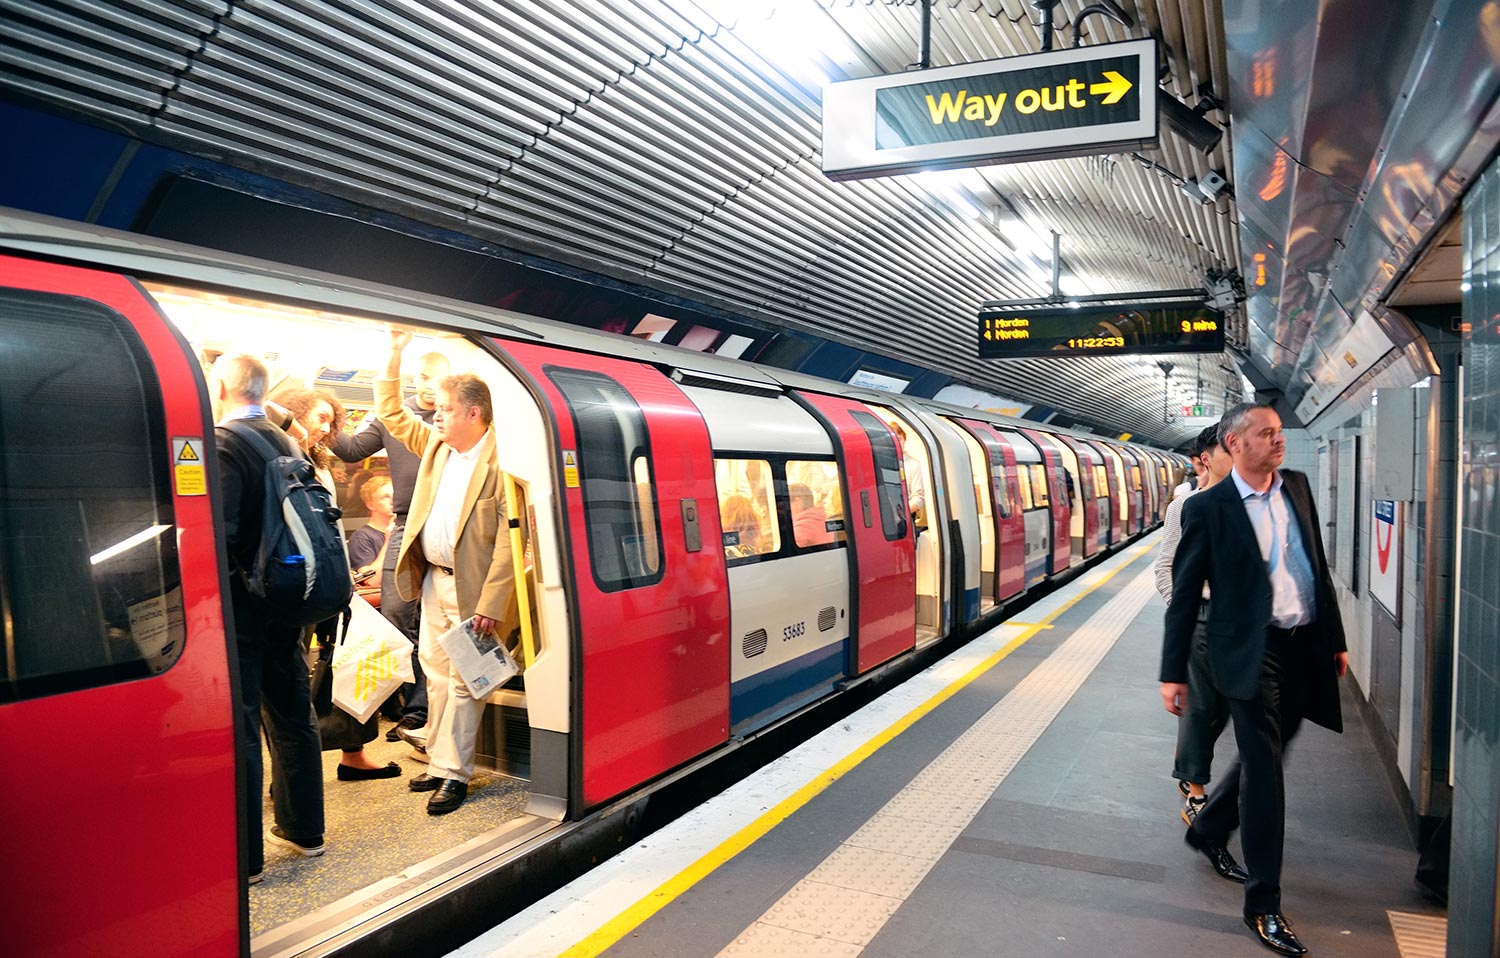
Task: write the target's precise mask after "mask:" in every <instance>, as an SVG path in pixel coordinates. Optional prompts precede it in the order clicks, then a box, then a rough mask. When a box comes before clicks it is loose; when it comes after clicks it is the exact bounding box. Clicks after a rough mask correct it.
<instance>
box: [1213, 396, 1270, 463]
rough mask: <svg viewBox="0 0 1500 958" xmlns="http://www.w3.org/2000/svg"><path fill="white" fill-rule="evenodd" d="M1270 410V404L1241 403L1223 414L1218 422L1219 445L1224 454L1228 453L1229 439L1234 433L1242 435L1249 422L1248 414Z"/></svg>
mask: <svg viewBox="0 0 1500 958" xmlns="http://www.w3.org/2000/svg"><path fill="white" fill-rule="evenodd" d="M1271 408H1273V407H1272V406H1271V404H1270V403H1266V402H1242V403H1240V404H1239V405H1238V406H1234V407H1232V408H1231V409H1230V410H1229V411H1228V412H1226V413H1225V414H1224V418H1223V419H1220V420H1219V445H1221V446H1223V447H1224V451H1225V452H1228V451H1229V442H1228V439H1229V437H1230V436H1231V435H1233V434H1235V433H1240V434H1242V435H1243V434H1244V432H1245V426H1246V425H1247V424H1248V423H1249V422H1250V413H1251V412H1253V411H1254V410H1256V409H1271Z"/></svg>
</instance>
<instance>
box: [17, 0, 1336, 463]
mask: <svg viewBox="0 0 1500 958" xmlns="http://www.w3.org/2000/svg"><path fill="white" fill-rule="evenodd" d="M1086 5H1087V4H1086V3H1085V2H1083V0H1066V2H1062V3H1061V4H1059V5H1058V7H1057V10H1056V11H1055V28H1054V31H1053V46H1054V48H1055V49H1065V48H1067V47H1069V46H1071V45H1072V44H1073V43H1074V42H1075V29H1074V26H1073V24H1072V21H1073V19H1074V17H1076V16H1077V15H1078V14H1079V13H1080V11H1081V10H1083V8H1084V7H1085V6H1086ZM5 6H6V10H5V13H4V14H3V17H4V30H3V33H0V56H3V58H4V61H5V64H6V70H5V71H4V75H3V77H0V90H4V91H5V92H6V95H8V96H12V97H20V98H22V99H24V100H25V101H26V102H31V103H41V104H43V105H44V106H45V107H46V108H47V109H49V110H56V111H61V112H64V113H67V114H69V115H72V116H83V117H85V118H86V119H87V120H88V121H89V122H91V123H95V124H98V125H103V126H107V127H110V128H112V129H115V130H121V131H124V132H126V133H128V134H129V135H131V136H133V137H137V138H140V139H142V140H144V141H147V142H151V143H158V144H161V145H166V146H170V147H173V148H175V149H179V150H183V151H186V152H188V153H192V154H194V155H198V156H205V157H210V158H213V159H215V160H218V161H221V162H224V163H226V164H229V165H232V166H236V167H240V168H243V169H247V170H251V171H254V172H257V173H262V174H265V175H268V176H271V177H275V178H277V179H280V180H283V181H286V182H289V183H293V184H296V185H298V186H302V187H308V188H312V189H316V190H319V191H322V192H325V193H330V194H333V195H336V196H339V197H341V198H343V199H346V200H348V201H352V202H354V203H357V204H361V205H364V206H367V207H374V208H377V209H379V210H381V211H385V212H389V213H395V214H399V215H400V216H402V217H405V218H407V219H410V220H415V221H418V222H421V223H425V224H429V225H431V226H434V227H438V228H442V229H447V230H452V231H456V232H459V233H462V234H465V235H468V236H471V237H475V238H478V239H479V240H481V241H483V242H486V243H492V244H495V245H498V246H503V247H506V248H509V249H513V250H517V251H521V252H523V253H527V254H532V255H536V256H539V257H543V258H545V259H548V260H553V261H557V262H561V263H564V264H567V265H569V266H570V267H574V268H579V269H583V270H587V271H589V272H592V273H596V274H600V275H603V276H606V277H610V278H613V279H617V280H622V281H626V282H629V283H633V284H638V285H640V286H645V287H649V288H652V289H656V290H661V291H664V292H666V293H670V294H672V295H674V296H680V297H683V298H686V299H689V300H691V301H694V302H699V303H703V304H706V305H708V306H711V307H714V308H717V309H722V310H726V311H729V312H732V313H734V314H738V315H740V316H744V317H747V318H749V319H752V320H756V321H760V322H763V323H766V324H770V325H774V326H777V327H787V328H791V329H795V330H800V331H804V332H807V333H811V334H814V335H816V336H818V337H822V338H825V339H828V340H832V341H835V342H841V343H846V344H849V345H852V346H855V347H858V348H860V349H863V350H867V351H870V352H874V353H878V354H883V355H886V356H892V357H898V358H900V359H902V360H905V361H908V362H911V363H915V364H917V365H920V366H924V367H927V368H930V369H934V370H937V371H940V372H943V373H947V374H949V375H952V376H954V377H957V378H958V379H960V380H962V381H964V382H967V383H969V384H972V385H974V386H977V387H979V388H981V389H985V390H990V391H993V392H995V393H998V394H1000V395H1002V396H1005V397H1009V398H1014V399H1016V400H1020V401H1022V402H1029V403H1034V404H1043V405H1047V406H1051V407H1055V408H1059V409H1062V410H1065V411H1068V412H1070V413H1073V414H1075V415H1077V416H1078V417H1080V418H1083V419H1086V420H1090V421H1093V422H1095V423H1098V424H1100V425H1103V426H1107V427H1110V428H1116V429H1119V430H1120V431H1123V432H1132V433H1134V434H1136V435H1137V436H1139V437H1141V438H1149V439H1153V440H1155V441H1158V442H1162V443H1165V444H1171V445H1175V444H1179V443H1182V442H1183V441H1185V440H1186V439H1187V438H1188V437H1190V436H1191V435H1192V434H1193V433H1194V432H1196V430H1197V429H1198V428H1199V425H1198V424H1196V423H1193V422H1191V421H1186V422H1185V421H1183V420H1182V419H1181V418H1180V416H1179V415H1174V413H1179V414H1180V412H1181V407H1182V406H1183V405H1184V404H1191V403H1194V402H1201V403H1205V404H1209V405H1210V406H1211V407H1212V408H1213V410H1214V411H1215V412H1218V411H1222V408H1223V406H1224V405H1225V404H1228V403H1231V402H1234V401H1238V400H1239V399H1240V398H1241V396H1242V395H1243V388H1244V385H1245V383H1244V381H1243V379H1242V377H1241V373H1240V369H1239V367H1238V365H1237V363H1236V362H1235V359H1234V357H1233V356H1232V355H1231V354H1230V353H1221V354H1205V355H1199V356H1184V355H1175V356H1172V355H1169V356H1147V357H1107V358H1092V357H1091V358H1076V359H1067V360H1058V359H1047V360H980V359H978V358H977V348H976V347H977V342H976V327H977V315H978V312H979V309H980V304H981V303H982V302H984V301H986V300H997V299H1030V298H1039V297H1044V296H1046V295H1047V294H1048V293H1049V292H1050V291H1051V284H1052V263H1051V259H1052V238H1051V233H1052V232H1054V231H1055V232H1056V233H1058V234H1060V237H1061V239H1060V243H1061V251H1062V275H1061V291H1062V292H1063V293H1064V294H1068V295H1098V294H1107V293H1117V292H1119V293H1125V292H1132V291H1151V290H1170V289H1184V288H1197V287H1203V286H1205V285H1206V284H1207V283H1208V280H1209V276H1210V274H1211V273H1213V274H1215V275H1220V274H1223V273H1225V272H1227V271H1229V270H1238V271H1239V272H1240V273H1242V274H1245V273H1247V272H1249V273H1250V275H1252V276H1253V275H1254V271H1253V270H1252V271H1247V270H1246V269H1245V265H1244V263H1242V249H1241V238H1240V222H1239V220H1240V211H1239V210H1238V209H1237V208H1236V205H1235V203H1236V201H1235V199H1234V197H1233V195H1231V193H1230V192H1228V191H1226V192H1223V193H1220V194H1219V195H1218V196H1217V197H1216V198H1214V199H1212V200H1210V199H1208V197H1207V196H1206V195H1204V194H1203V193H1202V192H1201V191H1198V190H1196V189H1195V184H1196V183H1197V182H1198V181H1201V180H1203V178H1204V177H1205V176H1207V175H1209V174H1210V173H1212V172H1215V171H1217V172H1219V173H1223V174H1225V175H1226V176H1229V178H1230V179H1231V180H1233V179H1235V177H1234V175H1233V174H1234V172H1235V162H1234V157H1233V156H1232V155H1231V144H1232V143H1235V144H1237V142H1238V141H1237V140H1235V139H1234V138H1232V137H1231V136H1229V135H1225V136H1224V137H1223V138H1222V139H1221V140H1219V141H1218V143H1217V144H1216V145H1213V146H1212V147H1211V148H1210V149H1208V150H1207V152H1205V151H1204V149H1203V148H1202V147H1203V146H1204V145H1205V144H1204V141H1203V140H1202V139H1199V140H1197V141H1196V142H1194V141H1189V140H1188V139H1186V138H1184V137H1183V136H1182V135H1181V134H1179V133H1178V132H1177V131H1176V128H1174V127H1172V126H1168V125H1167V124H1163V125H1162V128H1161V135H1160V141H1159V145H1158V147H1157V148H1155V149H1151V150H1145V151H1142V152H1139V153H1133V154H1117V155H1112V156H1104V157H1089V158H1081V159H1065V160H1052V161H1045V162H1031V163H1017V164H1010V165H1003V166H988V167H983V168H978V169H965V170H953V171H946V172H927V173H917V174H912V175H904V176H889V177H882V178H874V179H864V180H858V181H853V182H834V181H832V180H830V179H829V178H828V177H826V176H825V175H824V174H823V172H822V170H821V156H820V151H821V123H822V118H821V115H820V113H821V90H822V87H823V86H824V84H826V83H828V82H830V81H836V80H842V79H848V78H858V77H867V76H873V75H878V74H889V73H900V72H902V71H905V70H908V69H911V68H912V65H913V64H914V63H916V61H917V59H918V55H919V54H918V49H919V34H920V23H921V17H920V9H919V4H917V3H913V2H896V0H888V2H875V0H859V2H856V0H834V2H828V0H798V2H787V3H770V2H766V3H759V2H751V0H696V2H693V0H609V2H602V0H531V2H527V3H493V2H481V0H441V2H438V0H433V2H399V0H379V2H367V3H330V2H319V0H256V2H249V3H227V2H218V0H129V2H116V3H112V4H109V5H102V4H98V3H96V2H93V0H37V2H28V3H21V4H13V3H7V4H6V5H5ZM1246 6H1250V7H1258V6H1260V5H1258V4H1254V3H1251V4H1247V5H1246ZM1123 8H1124V10H1125V11H1126V12H1127V14H1128V16H1129V17H1130V18H1131V19H1132V20H1133V21H1134V23H1133V25H1131V26H1125V25H1122V24H1119V23H1116V22H1114V21H1112V20H1111V19H1109V18H1107V17H1105V16H1091V17H1088V18H1087V19H1086V20H1085V21H1084V22H1083V23H1082V25H1081V27H1080V28H1079V29H1078V30H1077V33H1076V39H1077V42H1079V43H1081V44H1084V45H1092V44H1097V43H1105V42H1112V41H1121V40H1128V39H1135V38H1142V37H1156V38H1158V39H1159V40H1160V42H1161V48H1160V49H1161V51H1162V68H1163V70H1162V72H1163V74H1164V78H1163V81H1162V87H1161V89H1162V92H1163V93H1165V94H1168V95H1170V96H1172V97H1174V98H1175V99H1177V100H1178V101H1180V102H1182V103H1183V104H1185V105H1186V106H1187V107H1193V106H1198V105H1200V104H1201V105H1202V109H1200V110H1199V111H1198V112H1199V113H1200V114H1201V116H1202V117H1203V119H1204V120H1206V121H1211V122H1212V123H1214V124H1216V125H1217V126H1219V127H1221V128H1226V129H1227V128H1228V127H1229V125H1230V122H1229V116H1228V113H1227V112H1226V111H1225V110H1224V109H1222V108H1221V104H1220V101H1227V100H1229V98H1230V95H1231V92H1232V91H1234V90H1236V89H1238V88H1242V87H1244V86H1245V83H1246V82H1247V81H1245V80H1244V79H1243V78H1240V79H1239V80H1237V86H1232V84H1231V75H1230V74H1231V68H1232V66H1233V67H1234V68H1235V69H1239V66H1240V65H1234V64H1231V63H1230V61H1229V59H1228V57H1227V54H1226V50H1234V49H1236V46H1235V44H1233V43H1226V37H1225V35H1224V13H1223V11H1222V10H1221V8H1220V3H1219V2H1217V0H1138V2H1125V3H1124V4H1123ZM1265 12H1266V11H1262V13H1265ZM1246 15H1247V16H1248V14H1246ZM1040 16H1041V15H1040V14H1039V13H1038V11H1037V10H1036V9H1034V8H1033V7H1032V6H1031V5H1030V4H1027V3H1022V2H1021V0H936V2H934V3H933V4H932V19H931V63H932V65H934V66H944V65H951V64H958V63H963V62H969V61H978V60H987V59H994V58H1000V57H1010V56H1015V55H1020V54H1027V53H1034V52H1037V51H1038V50H1039V49H1041V42H1040V39H1039V33H1038V27H1037V22H1038V20H1039V19H1040ZM1288 29H1290V28H1288ZM1247 35H1248V34H1247ZM1254 55H1255V51H1254V50H1250V51H1248V52H1247V53H1246V54H1245V57H1248V58H1253V56H1254ZM1242 66H1244V67H1245V68H1250V67H1251V66H1252V65H1251V64H1250V63H1248V62H1246V63H1244V64H1242ZM1249 82H1253V81H1249ZM1241 92H1242V91H1241ZM1251 93H1252V94H1253V93H1254V91H1253V90H1252V91H1251ZM1214 98H1217V99H1214ZM1210 132H1212V131H1211V129H1210ZM1258 135H1259V136H1261V138H1262V139H1264V134H1258ZM1270 152H1272V151H1267V155H1266V156H1263V157H1258V159H1257V163H1259V164H1261V165H1263V166H1265V168H1266V169H1270V168H1271V167H1272V166H1273V165H1274V163H1275V160H1274V158H1273V157H1272V156H1270ZM1262 161H1263V163H1262ZM1260 168H1261V166H1260V165H1258V166H1257V167H1256V168H1255V169H1256V170H1259V169H1260ZM1239 192H1240V193H1241V194H1242V195H1243V193H1244V190H1243V188H1241V189H1240V191H1239ZM1283 225H1284V224H1283ZM1265 232H1271V233H1274V231H1272V230H1267V231H1265ZM1284 239H1285V236H1284V235H1283V236H1281V237H1277V236H1275V235H1272V236H1270V237H1269V243H1270V244H1271V246H1274V245H1275V244H1276V243H1278V242H1281V241H1282V240H1284ZM1265 241H1266V237H1263V236H1261V235H1259V234H1257V236H1256V238H1255V242H1256V243H1263V242H1265ZM1259 248H1260V247H1256V249H1259ZM1261 262H1262V261H1261V260H1257V264H1253V265H1258V264H1260V263H1261ZM1275 265H1277V266H1278V267H1279V269H1280V271H1279V272H1277V273H1276V276H1277V277H1283V276H1286V277H1291V276H1294V275H1295V270H1294V269H1293V267H1292V266H1290V265H1288V264H1287V262H1286V260H1285V257H1284V256H1280V255H1278V257H1276V264H1275ZM1254 297H1255V291H1254V290H1252V300H1253V299H1254ZM1236 312H1237V313H1238V316H1239V318H1238V320H1237V321H1236V320H1234V319H1232V320H1231V322H1230V324H1229V340H1230V345H1231V347H1232V348H1233V347H1237V352H1238V354H1239V355H1241V356H1242V357H1245V358H1246V359H1247V360H1248V361H1250V362H1252V363H1253V364H1254V365H1256V366H1259V367H1260V372H1261V373H1262V374H1263V375H1264V376H1265V377H1266V378H1267V379H1268V381H1269V382H1270V383H1271V384H1274V385H1279V386H1283V387H1285V386H1286V385H1288V384H1292V383H1293V382H1294V379H1295V376H1294V374H1296V373H1298V372H1299V370H1300V369H1301V367H1299V365H1298V364H1299V362H1300V361H1301V358H1302V357H1301V353H1300V352H1299V349H1298V347H1299V346H1300V344H1301V339H1302V338H1305V331H1304V332H1303V333H1302V334H1301V336H1298V335H1296V334H1294V333H1290V332H1288V330H1287V329H1285V328H1281V329H1279V330H1278V324H1281V326H1282V327H1285V326H1286V325H1287V323H1288V322H1290V323H1292V325H1294V326H1295V325H1296V323H1297V319H1296V315H1295V314H1294V315H1293V317H1292V319H1291V320H1288V319H1287V316H1286V314H1285V311H1280V312H1278V311H1277V310H1276V308H1275V307H1274V305H1273V306H1266V307H1261V308H1260V309H1259V312H1257V310H1256V309H1252V310H1251V311H1250V312H1251V315H1252V317H1256V322H1257V323H1261V324H1263V325H1259V326H1256V325H1250V326H1248V327H1247V325H1246V323H1245V321H1244V318H1243V316H1244V310H1243V309H1239V310H1237V311H1236ZM1346 318H1347V317H1346ZM1350 322H1351V323H1352V320H1350ZM1283 340H1284V341H1283ZM1293 340H1296V341H1295V342H1294V341H1293ZM1247 349H1248V350H1249V351H1250V353H1253V354H1254V355H1253V356H1252V355H1248V354H1247V353H1246V352H1245V350H1247ZM1319 358H1321V357H1319ZM1162 361H1166V362H1169V363H1171V364H1172V365H1173V366H1174V367H1175V368H1174V370H1173V371H1172V372H1171V373H1170V374H1168V375H1166V376H1164V375H1163V371H1162V369H1161V368H1160V366H1159V363H1160V362H1162ZM1306 378H1308V382H1307V383H1306V384H1304V386H1303V391H1304V392H1305V391H1306V389H1308V388H1311V377H1306ZM1257 385H1259V383H1258V384H1257ZM1299 395H1300V394H1299ZM1297 398H1299V397H1294V396H1289V399H1291V400H1292V401H1293V402H1295V401H1296V399H1297Z"/></svg>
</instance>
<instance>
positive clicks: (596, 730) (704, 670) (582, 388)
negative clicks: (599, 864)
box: [494, 340, 729, 811]
mask: <svg viewBox="0 0 1500 958" xmlns="http://www.w3.org/2000/svg"><path fill="white" fill-rule="evenodd" d="M494 343H495V345H496V346H498V347H499V350H500V352H501V353H502V354H503V355H504V356H505V357H508V358H509V359H510V360H511V361H512V363H513V364H514V366H517V367H519V369H520V371H522V372H524V374H525V375H526V376H527V377H528V378H529V379H530V381H531V383H532V385H533V388H534V390H535V392H536V395H537V396H538V397H540V398H541V400H542V402H543V404H544V405H545V406H546V408H547V409H548V410H550V416H551V419H552V425H553V429H554V435H555V446H554V452H555V455H556V457H557V461H556V488H558V489H559V490H561V491H562V494H563V495H562V500H563V502H564V503H565V507H564V510H563V511H564V513H565V526H566V530H567V531H566V538H567V542H568V550H569V551H570V552H571V553H572V566H573V568H572V575H571V576H570V585H571V588H572V590H573V602H572V605H573V608H574V609H575V610H576V628H575V629H574V630H573V635H574V637H575V638H574V642H575V648H574V657H573V661H574V662H575V663H576V665H575V672H574V683H573V688H574V698H573V703H574V707H575V716H576V717H575V720H574V728H576V729H579V730H580V731H581V733H582V734H581V736H575V742H576V744H575V746H574V748H575V750H576V751H575V754H576V755H578V760H577V761H578V766H577V767H578V769H579V774H578V775H576V776H575V777H574V783H573V786H572V787H573V793H574V796H575V797H576V798H577V799H578V803H575V804H578V807H577V808H575V811H581V810H583V809H587V808H591V807H593V806H596V805H598V804H599V803H601V802H603V801H606V800H607V799H609V798H612V797H614V796H615V795H618V794H620V793H621V792H623V791H625V790H626V789H628V788H631V787H633V786H635V785H638V784H640V783H641V782H645V781H648V780H650V779H651V778H653V777H654V776H656V775H659V774H661V773H662V772H665V771H667V770H668V769H671V768H674V767H676V766H678V765H680V764H682V763H683V762H685V761H687V760H688V759H691V758H693V757H695V756H697V755H700V754H702V753H703V752H705V751H706V750H708V749H710V748H713V747H714V746H716V745H719V744H720V743H722V742H724V741H726V740H727V738H728V735H729V585H728V580H727V576H726V573H725V567H724V553H723V550H722V549H721V548H720V546H719V543H720V540H721V534H720V531H719V510H718V501H719V500H718V493H717V491H716V490H715V487H714V474H713V467H712V463H713V451H712V449H711V448H710V443H709V436H708V427H707V426H706V425H705V424H704V422H703V417H702V415H700V414H699V412H698V409H697V407H695V406H694V405H693V404H692V402H691V401H690V400H689V399H688V398H687V396H685V395H683V392H682V390H681V389H679V388H678V387H677V385H676V384H675V383H673V382H672V381H671V380H669V379H667V378H666V377H665V376H663V375H662V374H661V373H660V372H658V371H657V370H656V369H655V368H654V367H652V366H649V365H646V364H645V363H639V362H632V361H629V360H623V359H615V358H611V357H608V356H598V355H594V354H590V353H582V352H573V351H568V350H561V349H556V348H553V347H548V346H538V345H533V344H530V343H516V342H509V341H505V340H495V341H494ZM501 441H502V442H503V441H504V440H503V439H502V440H501Z"/></svg>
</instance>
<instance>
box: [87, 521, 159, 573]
mask: <svg viewBox="0 0 1500 958" xmlns="http://www.w3.org/2000/svg"><path fill="white" fill-rule="evenodd" d="M170 528H172V527H171V526H162V525H156V526H150V527H148V528H145V529H142V530H141V531H140V532H137V533H136V534H135V535H133V536H131V537H130V538H128V539H125V540H124V541H121V542H117V543H115V544H114V545H112V546H110V547H109V548H108V549H105V550H103V551H102V552H96V553H94V554H93V555H91V556H89V562H90V563H91V564H93V565H98V564H99V563H101V562H104V561H106V560H108V559H113V558H114V557H115V556H117V555H119V554H120V553H122V552H128V551H129V550H131V549H134V548H135V547H136V546H138V545H140V544H141V543H142V542H149V541H150V540H152V539H155V538H156V537H157V536H159V535H161V534H162V533H163V532H166V531H167V530H168V529H170Z"/></svg>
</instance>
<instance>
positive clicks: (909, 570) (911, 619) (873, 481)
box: [794, 392, 917, 674]
mask: <svg viewBox="0 0 1500 958" xmlns="http://www.w3.org/2000/svg"><path fill="white" fill-rule="evenodd" d="M794 395H795V396H796V397H797V398H798V400H799V401H801V402H802V403H803V404H804V405H806V406H807V407H808V408H809V409H810V410H812V412H813V415H815V416H817V417H818V418H819V419H821V420H822V421H823V423H824V425H825V426H827V427H828V429H829V431H830V432H831V433H832V434H833V436H834V443H835V445H836V447H837V449H838V453H839V459H840V461H841V462H842V463H843V467H844V486H845V488H844V502H845V506H844V515H845V516H846V517H847V521H848V524H849V532H850V538H851V539H852V541H853V543H854V563H855V569H854V572H855V573H856V574H855V575H852V576H851V577H850V579H851V581H852V582H853V583H854V584H855V588H854V590H853V591H854V601H855V607H856V608H857V610H858V615H857V618H856V620H855V633H854V641H855V652H854V660H855V661H854V666H855V673H856V674H858V673H860V672H864V671H866V670H868V669H870V668H872V667H874V666H876V665H879V664H880V663H881V662H884V661H886V660H887V659H890V658H894V657H895V656H897V655H899V654H900V653H902V652H905V651H907V650H908V649H911V648H913V647H914V646H915V645H916V640H917V607H916V552H915V547H914V545H913V539H912V534H911V530H910V528H909V527H910V525H911V522H910V520H909V519H908V517H907V515H906V496H905V493H904V491H902V488H901V457H900V454H899V452H898V451H897V449H896V437H895V436H894V435H893V434H892V433H891V431H890V430H889V429H888V428H887V427H886V425H885V423H883V422H881V420H880V418H879V417H878V416H876V415H875V413H873V412H872V411H871V410H870V408H869V407H868V406H866V405H865V404H864V403H860V402H855V401H853V400H850V399H840V398H838V397H836V396H824V395H821V394H819V393H807V392H797V393H794Z"/></svg>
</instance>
